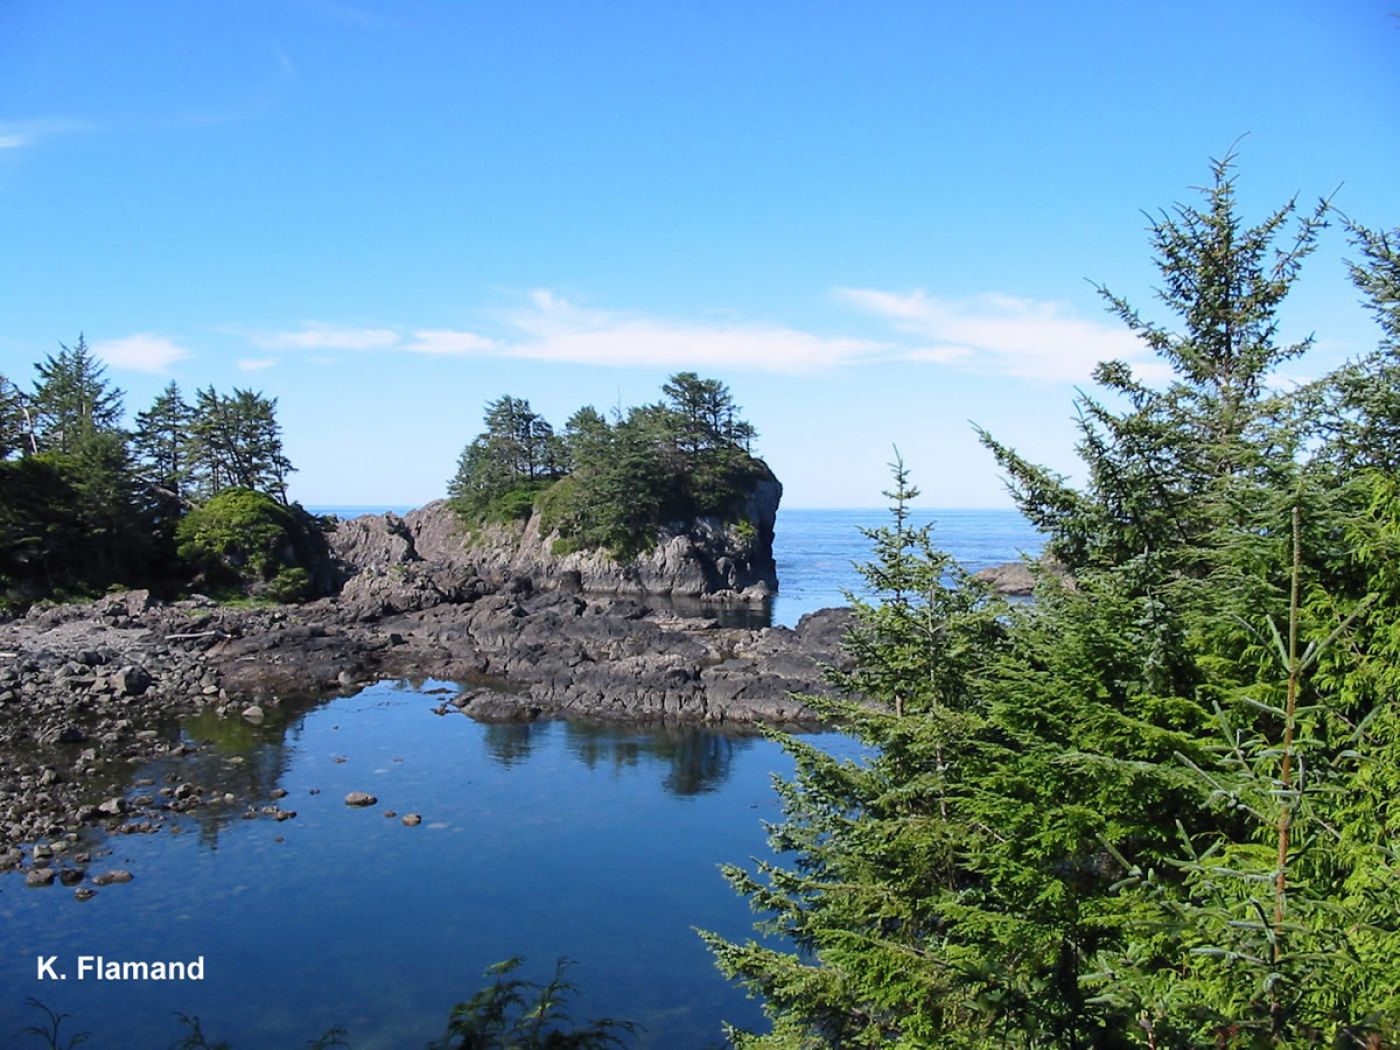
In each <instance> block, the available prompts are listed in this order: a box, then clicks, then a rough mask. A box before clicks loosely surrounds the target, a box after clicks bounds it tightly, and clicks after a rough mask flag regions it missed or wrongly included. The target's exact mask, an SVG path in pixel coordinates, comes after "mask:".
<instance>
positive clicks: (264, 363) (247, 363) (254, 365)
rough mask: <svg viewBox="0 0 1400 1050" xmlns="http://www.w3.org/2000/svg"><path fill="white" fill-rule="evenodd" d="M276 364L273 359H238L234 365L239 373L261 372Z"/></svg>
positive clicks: (275, 359)
mask: <svg viewBox="0 0 1400 1050" xmlns="http://www.w3.org/2000/svg"><path fill="white" fill-rule="evenodd" d="M276 363H277V358H275V357H240V358H239V359H238V360H237V361H235V362H234V364H235V365H236V366H237V367H238V369H239V371H241V372H261V371H262V370H263V369H264V368H271V367H272V366H273V365H275V364H276Z"/></svg>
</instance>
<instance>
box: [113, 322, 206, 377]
mask: <svg viewBox="0 0 1400 1050" xmlns="http://www.w3.org/2000/svg"><path fill="white" fill-rule="evenodd" d="M92 352H93V354H94V355H96V356H97V358H98V359H100V360H101V361H103V362H105V363H106V364H107V365H109V366H111V367H112V368H119V369H126V370H128V371H132V372H150V373H152V374H153V375H169V374H170V371H171V368H170V366H171V365H173V364H174V363H175V362H176V361H183V360H184V359H185V358H187V357H189V356H190V352H189V351H188V350H186V349H185V348H184V347H183V346H181V345H180V344H179V343H176V342H174V341H173V340H170V339H166V338H165V337H164V336H159V335H154V334H152V333H150V332H137V333H136V334H135V335H129V336H127V337H126V338H124V339H106V340H102V341H99V342H96V343H93V344H92Z"/></svg>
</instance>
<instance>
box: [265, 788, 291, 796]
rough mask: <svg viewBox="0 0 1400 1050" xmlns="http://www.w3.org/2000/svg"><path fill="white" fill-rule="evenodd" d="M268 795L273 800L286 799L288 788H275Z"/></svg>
mask: <svg viewBox="0 0 1400 1050" xmlns="http://www.w3.org/2000/svg"><path fill="white" fill-rule="evenodd" d="M268 794H269V795H270V796H271V797H272V798H286V797H287V789H286V788H273V789H272V790H271V791H269V792H268Z"/></svg>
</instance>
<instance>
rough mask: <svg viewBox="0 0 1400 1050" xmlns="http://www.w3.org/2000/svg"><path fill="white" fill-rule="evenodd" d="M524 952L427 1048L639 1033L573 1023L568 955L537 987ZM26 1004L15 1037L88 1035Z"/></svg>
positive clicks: (602, 1042) (323, 1039)
mask: <svg viewBox="0 0 1400 1050" xmlns="http://www.w3.org/2000/svg"><path fill="white" fill-rule="evenodd" d="M523 961H524V960H523V957H522V956H519V955H516V956H513V957H512V958H510V959H507V960H505V961H504V962H499V963H496V964H495V965H493V966H491V967H489V968H488V969H487V970H486V976H487V977H488V978H491V983H490V984H488V985H486V986H485V987H484V988H482V989H481V990H480V991H478V992H477V993H476V994H475V995H473V996H472V997H471V998H470V999H468V1000H467V1001H465V1002H461V1003H458V1004H457V1005H456V1006H454V1007H453V1008H452V1011H451V1013H450V1014H449V1015H448V1018H447V1030H446V1031H445V1032H444V1034H443V1035H442V1037H441V1038H440V1039H437V1040H434V1041H432V1042H430V1043H429V1044H428V1050H604V1048H606V1047H620V1046H626V1045H628V1043H629V1042H630V1041H631V1037H632V1036H633V1035H635V1034H636V1033H637V1031H638V1026H637V1025H635V1024H633V1023H632V1022H631V1021H622V1020H617V1019H614V1018H610V1017H605V1018H598V1019H595V1020H591V1021H587V1022H585V1023H583V1024H576V1023H575V1022H574V1021H573V1019H572V1018H571V1017H570V1016H569V1014H568V1011H567V1007H568V1003H569V999H570V998H571V997H572V996H574V995H576V994H577V993H578V986H577V985H575V984H573V983H572V982H570V981H567V980H565V979H564V973H565V971H566V970H567V969H568V968H569V966H571V965H572V963H571V962H570V961H569V960H568V959H560V960H558V962H556V963H555V966H554V976H553V977H551V978H550V980H549V981H547V982H546V983H545V984H537V983H535V982H533V981H526V980H523V979H521V978H519V977H511V976H509V975H510V974H512V973H514V972H515V971H516V970H518V969H519V968H520V966H521V964H522V962H523ZM26 1002H27V1003H28V1004H29V1005H30V1006H31V1007H33V1008H34V1009H36V1010H39V1011H40V1012H42V1013H43V1014H44V1017H45V1023H44V1024H43V1025H42V1026H37V1025H31V1026H29V1027H26V1028H24V1029H23V1030H22V1031H21V1032H20V1034H21V1035H33V1036H35V1037H36V1038H38V1039H40V1040H41V1041H42V1043H43V1045H44V1046H46V1047H48V1048H49V1050H72V1048H74V1047H76V1046H78V1045H80V1044H81V1043H83V1042H85V1041H86V1040H87V1039H88V1037H89V1034H90V1033H87V1032H79V1033H78V1034H77V1035H74V1036H72V1037H70V1038H69V1039H68V1041H67V1042H60V1041H59V1040H60V1028H61V1027H62V1024H63V1022H64V1021H66V1020H68V1017H69V1015H68V1014H60V1013H56V1012H55V1011H53V1010H51V1009H50V1008H49V1007H47V1006H45V1005H44V1004H43V1003H41V1002H39V1001H37V1000H35V999H28V1000H26ZM175 1016H176V1018H177V1019H178V1020H179V1022H180V1026H181V1027H182V1028H183V1029H184V1034H183V1035H182V1036H181V1037H180V1039H178V1040H177V1041H176V1042H175V1043H174V1048H175V1050H230V1046H231V1044H230V1043H228V1042H227V1041H226V1040H219V1041H217V1042H211V1041H210V1038H209V1036H208V1035H206V1034H205V1031H204V1025H203V1023H202V1022H201V1021H200V1019H199V1017H197V1016H191V1015H189V1014H183V1013H177V1014H176V1015H175ZM306 1046H307V1048H308V1050H332V1048H334V1047H341V1048H347V1047H349V1046H350V1044H349V1043H348V1042H347V1041H346V1031H345V1029H344V1028H341V1027H339V1026H337V1027H335V1028H330V1029H328V1030H326V1031H325V1032H323V1033H321V1035H319V1036H318V1037H317V1038H315V1039H312V1040H309V1041H308V1042H307V1043H306Z"/></svg>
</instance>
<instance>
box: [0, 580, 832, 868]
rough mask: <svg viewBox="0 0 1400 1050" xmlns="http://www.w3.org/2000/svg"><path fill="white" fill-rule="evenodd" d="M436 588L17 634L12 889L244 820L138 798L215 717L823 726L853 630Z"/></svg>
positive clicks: (467, 583) (150, 607)
mask: <svg viewBox="0 0 1400 1050" xmlns="http://www.w3.org/2000/svg"><path fill="white" fill-rule="evenodd" d="M426 572H427V570H422V571H420V572H399V573H385V578H384V579H382V580H378V582H377V583H375V584H374V585H372V586H370V585H367V584H366V582H365V581H362V582H361V585H360V586H358V587H355V588H348V589H347V590H348V593H347V594H345V595H344V596H343V597H341V598H331V599H322V600H319V601H316V602H312V603H308V604H306V605H300V606H276V607H263V608H233V607H228V606H218V605H215V603H213V602H211V601H209V600H208V599H201V598H191V599H186V600H183V601H178V602H173V603H169V604H166V603H162V602H159V601H157V600H155V599H154V598H153V597H152V596H151V595H150V594H149V593H147V592H145V591H135V592H128V593H125V594H118V595H112V596H109V597H107V598H104V599H102V600H100V601H97V602H92V603H84V604H70V605H57V606H47V607H45V606H42V605H41V606H35V607H34V608H33V609H31V610H30V611H29V613H28V614H27V615H26V616H24V617H21V618H18V619H16V620H12V621H10V622H9V623H5V624H0V764H3V767H4V769H5V770H6V772H5V773H4V774H2V775H0V870H6V869H12V868H16V867H20V866H23V865H25V863H26V859H27V861H28V868H29V870H30V872H31V878H32V879H33V880H34V881H35V883H36V884H44V883H45V881H46V880H47V881H49V882H51V881H53V877H54V874H55V873H56V874H57V875H58V876H60V877H61V878H81V872H82V871H83V870H84V867H85V864H86V861H87V859H88V857H87V855H86V854H85V853H84V851H83V850H82V848H81V840H82V838H83V837H82V835H81V833H82V832H83V831H84V829H87V828H102V829H105V830H106V831H107V832H109V833H114V834H121V833H132V832H141V831H148V830H153V829H156V828H158V827H159V826H160V825H161V822H162V821H163V819H164V818H166V817H168V816H170V815H173V814H176V813H181V812H185V811H188V810H190V809H194V808H197V807H199V806H204V805H228V804H229V801H230V800H228V799H226V798H225V797H224V796H223V794H222V793H219V792H207V791H204V790H202V789H201V788H200V787H199V786H198V785H197V784H192V783H183V782H175V783H171V784H164V785H154V784H152V785H132V784H131V783H130V777H131V775H132V773H133V770H134V769H136V768H137V767H138V766H140V765H142V764H144V763H147V762H149V761H151V760H153V759H157V758H160V757H163V756H179V755H184V754H187V753H189V752H190V751H191V750H192V749H191V747H190V745H189V744H188V743H187V742H185V740H184V739H183V737H182V734H181V732H180V728H179V723H180V720H181V719H184V718H188V717H190V716H191V715H194V714H196V713H198V712H201V711H208V712H211V713H213V714H216V715H218V716H221V717H224V718H230V719H242V720H246V721H248V722H250V723H253V724H258V723H260V722H261V721H262V720H263V719H264V718H267V717H271V716H273V715H274V714H275V713H276V711H277V709H278V708H280V707H282V706H283V705H285V704H288V703H293V702H298V703H300V702H305V700H307V699H308V698H313V697H314V698H324V697H328V696H332V695H343V694H346V693H349V692H353V691H355V690H357V689H359V688H361V687H362V686H364V685H366V684H369V683H372V682H375V681H379V680H382V679H387V678H414V679H421V678H424V677H434V678H442V679H447V680H453V681H458V682H461V683H463V685H464V688H463V689H462V690H461V691H460V692H459V693H458V694H457V695H455V696H452V697H450V698H449V699H447V700H446V701H444V703H443V704H442V707H441V711H442V713H449V712H454V711H461V712H462V713H464V714H467V715H470V716H472V717H475V718H479V719H484V720H509V721H530V720H535V719H538V718H544V717H587V718H593V719H608V720H613V721H627V722H645V721H658V720H667V721H690V722H697V723H703V724H709V725H717V726H723V725H735V726H743V725H752V724H754V723H756V722H767V723H781V724H798V725H809V726H812V725H815V723H816V718H815V715H814V714H813V713H812V712H811V711H810V710H808V709H807V708H805V707H804V706H803V705H802V704H801V703H800V702H798V701H797V700H794V699H793V697H792V694H793V693H803V692H820V691H821V690H822V689H823V688H824V684H823V681H822V668H823V666H824V665H825V664H827V663H829V662H830V661H832V660H835V659H839V655H838V654H839V639H840V636H841V634H842V633H843V632H844V630H845V626H846V624H847V622H848V617H849V613H848V612H847V611H845V610H827V611H824V612H822V613H817V614H813V615H812V616H809V617H806V618H804V620H803V622H802V623H801V624H800V625H799V627H798V628H797V629H796V630H790V629H787V628H781V627H779V628H765V629H761V630H742V629H736V628H725V627H721V626H719V624H718V622H717V621H715V620H712V619H703V618H690V619H687V618H681V617H677V616H675V615H674V614H671V613H669V612H665V611H658V610H653V609H651V608H649V607H648V606H647V605H646V604H644V603H643V602H641V601H638V600H635V599H628V598H618V597H614V596H586V595H582V594H577V593H570V592H568V591H565V590H554V591H536V590H534V588H533V585H532V584H531V583H530V582H529V580H528V579H525V578H517V579H514V580H510V581H507V582H506V583H505V584H504V585H500V586H497V585H495V584H493V583H491V582H489V581H487V580H484V579H482V578H480V577H474V576H472V577H467V578H458V579H457V580H456V582H455V583H454V584H453V585H452V586H450V587H448V588H447V591H448V593H447V594H444V593H443V592H442V590H440V589H439V588H438V587H437V586H430V585H427V580H426V579H425V575H424V574H425V573H426ZM438 582H439V583H442V582H443V581H442V580H439V581H438ZM371 595H372V596H373V597H372V598H371V597H370V596H371ZM133 787H135V790H134V791H133ZM143 787H149V788H150V790H149V791H145V792H143V791H142V790H141V789H142V788H143ZM285 812H286V811H282V810H278V809H277V807H275V806H274V807H270V811H269V812H268V813H266V814H261V813H259V814H258V815H266V816H268V817H270V818H273V819H287V817H286V816H285V815H283V814H285ZM35 844H38V846H37V852H36V848H35ZM24 847H29V848H28V849H27V850H26V849H25V848H24ZM26 852H27V853H28V857H27V858H26ZM65 872H70V873H76V874H68V875H65ZM70 884H71V883H70Z"/></svg>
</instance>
